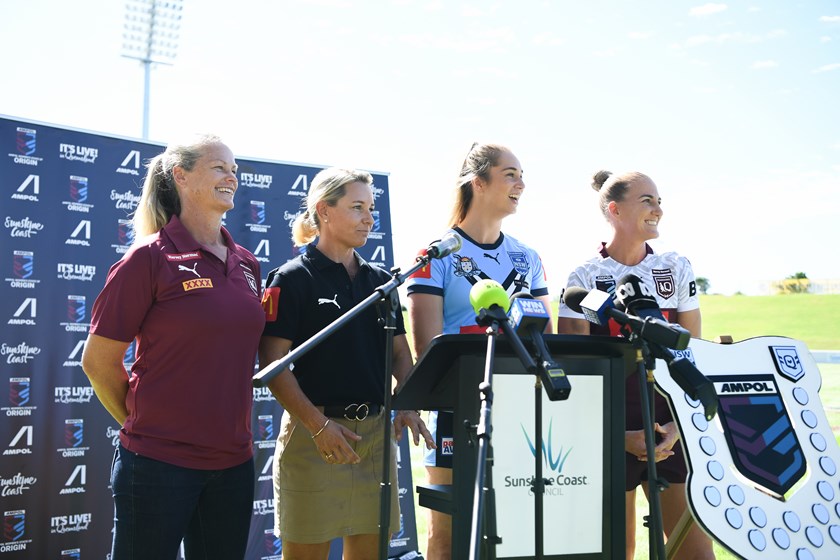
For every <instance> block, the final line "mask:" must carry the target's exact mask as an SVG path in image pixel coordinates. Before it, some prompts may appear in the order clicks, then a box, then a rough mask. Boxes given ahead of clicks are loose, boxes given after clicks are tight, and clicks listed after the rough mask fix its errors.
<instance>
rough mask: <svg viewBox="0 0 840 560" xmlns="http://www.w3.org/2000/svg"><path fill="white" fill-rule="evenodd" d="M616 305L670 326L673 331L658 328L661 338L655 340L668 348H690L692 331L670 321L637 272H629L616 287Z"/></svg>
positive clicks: (643, 317)
mask: <svg viewBox="0 0 840 560" xmlns="http://www.w3.org/2000/svg"><path fill="white" fill-rule="evenodd" d="M615 299H616V302H617V303H616V307H617V308H618V309H622V308H624V310H626V311H627V313H628V314H629V315H635V316H636V317H639V318H640V319H643V320H645V321H652V322H653V323H661V324H662V325H663V326H666V327H667V326H670V330H671V331H672V332H671V333H668V331H666V330H665V329H662V328H657V329H656V330H657V334H658V335H659V336H661V338H660V339H657V340H655V341H654V342H657V343H659V344H661V345H662V346H665V347H666V348H673V349H675V350H684V349H686V348H688V343H689V341H690V340H691V333H690V332H688V330H686V329H685V328H683V327H682V326H680V325H677V324H674V323H669V322H668V320H667V319H665V317H664V316H663V315H662V310H661V309H660V308H659V304H658V303H656V297H655V296H654V295H653V292H652V291H651V289H650V288H649V287H648V286H647V284H645V283H644V282H642V279H641V278H639V277H638V276H636V275H635V274H627V275H625V276H624V277H623V278H622V279H621V280H619V281H618V284H617V285H616V287H615Z"/></svg>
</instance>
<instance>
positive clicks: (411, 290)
mask: <svg viewBox="0 0 840 560" xmlns="http://www.w3.org/2000/svg"><path fill="white" fill-rule="evenodd" d="M425 254H426V250H425V249H423V250H422V251H420V253H419V255H425ZM445 273H446V263H445V262H444V259H432V260H431V261H429V263H428V264H427V265H426V266H424V267H423V268H421V269H420V270H418V271H416V272H414V273H413V274H412V275H411V276H409V277H408V280H406V283H405V285H406V293H408V294H409V295H411V294H415V293H416V294H432V295H436V296H441V297H443V292H444V286H443V283H444V275H445Z"/></svg>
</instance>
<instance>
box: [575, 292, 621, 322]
mask: <svg viewBox="0 0 840 560" xmlns="http://www.w3.org/2000/svg"><path fill="white" fill-rule="evenodd" d="M563 303H565V304H566V306H567V307H568V308H569V309H571V310H572V311H574V312H575V313H581V314H583V316H584V317H585V318H586V320H587V321H589V322H590V323H594V324H596V325H606V324H607V321H609V320H610V313H609V311H608V310H610V309H612V310H615V298H614V297H613V296H612V295H610V294H608V293H607V292H602V291H601V290H584V289H583V288H581V287H579V286H570V287H568V288H566V290H565V291H564V292H563Z"/></svg>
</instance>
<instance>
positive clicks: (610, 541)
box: [393, 334, 635, 560]
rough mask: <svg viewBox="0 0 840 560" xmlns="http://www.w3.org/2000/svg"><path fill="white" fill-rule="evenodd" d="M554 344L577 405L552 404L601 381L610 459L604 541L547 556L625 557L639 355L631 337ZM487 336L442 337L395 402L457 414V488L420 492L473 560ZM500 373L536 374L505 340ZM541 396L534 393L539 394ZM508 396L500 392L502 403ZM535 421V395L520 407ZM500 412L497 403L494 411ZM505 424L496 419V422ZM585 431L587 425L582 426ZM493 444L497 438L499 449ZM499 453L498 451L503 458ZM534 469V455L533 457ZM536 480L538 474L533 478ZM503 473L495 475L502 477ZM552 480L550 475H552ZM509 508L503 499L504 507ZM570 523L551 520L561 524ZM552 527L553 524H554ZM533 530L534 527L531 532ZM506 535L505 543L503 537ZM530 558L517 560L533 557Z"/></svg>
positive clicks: (457, 547)
mask: <svg viewBox="0 0 840 560" xmlns="http://www.w3.org/2000/svg"><path fill="white" fill-rule="evenodd" d="M544 338H545V341H546V345H547V346H548V348H549V350H550V352H551V355H552V356H553V357H554V359H555V361H556V362H557V363H558V365H559V366H560V367H561V368H563V369H564V370H565V372H566V374H567V375H568V376H569V379H570V382H571V384H572V393H571V396H570V397H569V401H557V402H554V403H552V406H557V407H563V406H564V404H565V403H567V402H570V401H572V400H573V399H575V379H576V378H582V377H586V376H590V377H592V376H594V377H595V378H597V379H598V381H599V384H598V386H599V387H600V388H601V389H600V391H601V402H600V403H598V404H599V405H600V406H601V410H602V411H603V422H602V425H603V431H602V434H601V442H600V443H601V446H600V447H601V449H602V452H603V455H602V457H600V458H595V459H596V460H597V461H598V463H599V466H601V468H602V474H603V476H602V477H600V478H599V480H601V483H602V486H601V488H599V489H598V490H600V496H601V503H600V507H601V519H602V521H603V523H602V524H601V531H600V542H599V543H596V546H594V547H593V548H592V549H591V550H589V551H587V552H576V553H571V554H565V553H563V552H552V551H549V550H548V549H546V555H545V558H549V559H555V558H558V559H559V558H563V559H575V560H576V559H584V558H586V559H595V558H605V559H606V558H609V559H620V558H624V380H625V377H626V375H628V374H629V373H631V372H633V371H635V362H634V359H635V350H634V348H633V346H632V345H630V344H629V343H627V342H626V341H625V340H623V339H619V338H613V337H602V336H577V335H545V337H544ZM486 351H487V337H486V335H482V334H457V335H440V336H437V337H435V338H434V339H433V340H432V342H431V343H430V344H429V346H428V348H427V349H426V351H425V352H424V353H423V355H422V356H421V357H420V358H419V359H418V361H417V364H416V366H415V368H414V370H413V371H412V374H411V375H410V377H409V379H408V381H407V382H406V383H405V384H404V385H403V387H402V388H401V389H400V391H399V392H398V393H397V394H396V395H395V396H394V399H393V408H394V409H403V410H410V409H423V410H441V411H452V412H453V413H454V434H453V436H454V437H453V440H454V441H453V448H454V453H453V473H452V475H453V483H452V485H451V486H448V485H438V486H419V485H418V486H417V492H418V494H419V502H420V505H421V506H423V507H427V508H430V509H434V510H436V511H441V512H444V513H448V514H451V515H452V557H453V558H467V557H469V549H470V530H471V524H472V503H473V492H474V484H475V480H476V472H475V469H476V460H477V451H478V447H477V445H475V444H471V441H470V433H469V431H468V428H467V424H469V425H470V426H475V425H476V424H477V423H478V418H479V410H480V400H479V391H478V386H479V384H480V383H481V382H482V381H483V378H484V366H485V355H486ZM493 375H494V386H495V385H496V384H497V383H496V382H497V380H498V379H499V378H498V377H495V376H496V375H518V376H522V375H524V376H527V377H528V378H530V380H531V381H532V380H533V379H534V376H533V375H532V374H529V373H527V372H526V371H525V370H524V367H523V366H522V364H521V362H520V361H519V359H518V358H517V357H516V356H515V354H514V353H513V350H512V348H511V346H510V345H509V343H508V341H507V340H506V338H505V337H504V336H500V337H499V339H498V342H497V345H496V355H495V365H494V371H493ZM532 394H533V391H532ZM503 398H504V395H500V394H499V393H498V392H497V393H495V403H498V402H499V400H500V399H503ZM520 404H522V405H523V406H524V407H526V408H527V409H528V410H529V413H530V415H531V416H532V417H533V397H531V399H530V400H528V402H524V403H520ZM494 411H495V405H494ZM498 421H499V419H498V418H497V417H496V415H495V413H494V416H493V424H494V425H496V424H497V422H498ZM577 428H578V429H579V428H580V427H579V426H578V427H577ZM492 442H493V440H492V439H491V443H492ZM498 455H499V453H498V451H497V452H496V456H497V457H498ZM529 461H530V464H532V465H533V461H534V456H533V453H532V454H531V455H530V458H529ZM532 474H533V473H532ZM496 476H497V474H496V473H494V479H495V478H496ZM544 476H547V475H546V474H545V473H544ZM503 507H505V504H504V503H503V502H500V501H499V499H498V498H497V500H496V509H497V510H500V509H501V508H503ZM565 521H566V520H564V519H551V520H550V523H552V524H553V525H558V524H563V523H564V522H565ZM546 522H549V520H548V519H546ZM530 529H531V531H533V527H530ZM527 530H528V528H526V527H520V528H519V531H518V535H517V538H518V539H524V538H525V536H526V535H527V534H528V533H527ZM500 536H502V538H503V539H504V538H505V535H503V534H502V533H501V531H500ZM525 557H527V556H510V557H509V558H525Z"/></svg>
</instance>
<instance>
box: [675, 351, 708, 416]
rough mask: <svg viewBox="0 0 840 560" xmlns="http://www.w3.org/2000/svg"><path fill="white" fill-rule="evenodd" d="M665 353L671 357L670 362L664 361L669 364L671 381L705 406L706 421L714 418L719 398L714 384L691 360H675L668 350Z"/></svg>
mask: <svg viewBox="0 0 840 560" xmlns="http://www.w3.org/2000/svg"><path fill="white" fill-rule="evenodd" d="M665 352H666V353H667V354H668V356H670V361H669V360H668V359H665V358H663V359H665V363H667V364H668V373H670V374H671V379H673V380H674V381H675V382H676V383H677V385H679V386H680V389H682V390H683V391H685V394H686V395H688V396H689V397H691V398H692V399H694V400H695V401H700V403H701V404H702V405H703V413H704V414H705V416H706V420H711V419H712V418H714V417H715V414H717V409H718V398H717V392H716V391H715V386H714V384H713V383H712V382H711V381H709V378H708V377H706V376H705V375H703V374H702V373H701V372H700V370H699V369H697V368H696V367H695V366H694V364H693V363H691V360H688V359H686V358H684V357H682V356H680V357H679V358H675V357H674V355H673V354H672V353H671V352H669V351H667V350H666V351H665Z"/></svg>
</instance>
